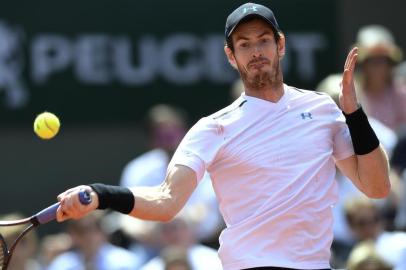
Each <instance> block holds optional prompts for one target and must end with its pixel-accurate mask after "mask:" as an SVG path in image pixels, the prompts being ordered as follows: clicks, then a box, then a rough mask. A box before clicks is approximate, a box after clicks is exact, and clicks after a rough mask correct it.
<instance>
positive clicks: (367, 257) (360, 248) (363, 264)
mask: <svg viewBox="0 0 406 270" xmlns="http://www.w3.org/2000/svg"><path fill="white" fill-rule="evenodd" d="M347 269H348V270H392V269H393V267H392V265H390V264H389V263H388V262H387V261H386V260H385V259H384V258H382V256H380V255H379V254H378V252H377V251H376V247H375V244H374V242H373V241H364V242H361V243H359V244H357V245H356V246H355V247H354V249H353V250H352V251H351V253H350V256H349V259H348V262H347Z"/></svg>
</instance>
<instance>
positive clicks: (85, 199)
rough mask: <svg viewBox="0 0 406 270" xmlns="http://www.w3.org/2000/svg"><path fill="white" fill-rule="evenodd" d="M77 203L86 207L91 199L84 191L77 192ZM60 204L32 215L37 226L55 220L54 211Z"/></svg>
mask: <svg viewBox="0 0 406 270" xmlns="http://www.w3.org/2000/svg"><path fill="white" fill-rule="evenodd" d="M79 201H80V202H81V203H82V204H83V205H88V204H90V203H91V202H92V198H91V197H90V193H89V192H88V191H86V190H83V191H81V192H79ZM59 205H60V203H59V202H57V203H54V204H53V205H51V206H49V207H47V208H45V209H44V210H42V211H40V212H38V213H37V214H36V215H34V219H35V221H36V222H38V223H39V224H45V223H48V222H50V221H52V220H55V219H56V210H57V209H58V207H59Z"/></svg>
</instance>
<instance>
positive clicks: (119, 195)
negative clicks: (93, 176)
mask: <svg viewBox="0 0 406 270" xmlns="http://www.w3.org/2000/svg"><path fill="white" fill-rule="evenodd" d="M89 186H90V187H91V188H92V189H93V190H94V192H96V194H97V196H98V198H99V206H98V207H97V208H98V209H107V208H109V209H112V210H114V211H118V212H121V213H123V214H129V213H130V212H131V211H132V210H133V208H134V203H135V199H134V195H133V193H132V192H131V190H129V189H128V188H126V187H120V186H111V185H105V184H100V183H95V184H90V185H89Z"/></svg>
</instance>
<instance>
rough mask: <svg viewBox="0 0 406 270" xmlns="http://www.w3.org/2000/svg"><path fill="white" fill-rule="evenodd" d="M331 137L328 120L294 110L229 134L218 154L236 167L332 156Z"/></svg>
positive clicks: (276, 163)
mask: <svg viewBox="0 0 406 270" xmlns="http://www.w3.org/2000/svg"><path fill="white" fill-rule="evenodd" d="M332 138H333V128H332V124H331V121H329V120H328V119H326V118H325V117H324V118H323V117H317V115H313V114H312V113H311V112H306V111H305V112H297V113H296V114H290V115H288V116H284V117H280V118H269V119H267V118H265V119H263V120H261V121H257V122H254V123H252V124H251V125H249V126H247V127H246V128H245V129H241V130H240V132H239V133H238V135H235V136H234V137H232V136H230V137H229V139H228V141H226V144H225V145H224V147H223V149H222V151H221V155H220V156H219V157H220V159H222V160H223V161H225V162H227V163H230V164H236V165H238V166H249V167H253V168H256V167H263V166H265V167H269V166H272V167H273V166H284V165H289V164H295V163H300V162H305V161H306V160H307V159H311V158H314V157H317V156H319V155H326V156H328V155H331V153H332V148H333V139H332Z"/></svg>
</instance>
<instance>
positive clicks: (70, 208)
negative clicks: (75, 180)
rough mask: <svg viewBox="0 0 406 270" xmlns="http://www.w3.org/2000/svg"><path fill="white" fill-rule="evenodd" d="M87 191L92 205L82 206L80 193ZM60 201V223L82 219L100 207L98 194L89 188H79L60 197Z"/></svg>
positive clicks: (57, 215) (57, 217)
mask: <svg viewBox="0 0 406 270" xmlns="http://www.w3.org/2000/svg"><path fill="white" fill-rule="evenodd" d="M84 190H85V191H87V192H89V194H90V198H91V202H90V204H87V205H85V204H82V203H81V202H80V200H79V193H80V192H82V191H84ZM58 201H59V202H60V206H59V207H58V210H57V212H56V220H57V221H58V222H62V221H65V220H67V219H80V218H82V217H84V216H86V215H87V214H88V213H90V212H92V211H93V210H95V209H97V207H98V206H99V198H98V196H97V194H96V192H94V191H93V189H92V188H91V187H89V186H84V185H82V186H77V187H74V188H71V189H68V190H67V191H65V192H63V193H61V194H59V195H58Z"/></svg>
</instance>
